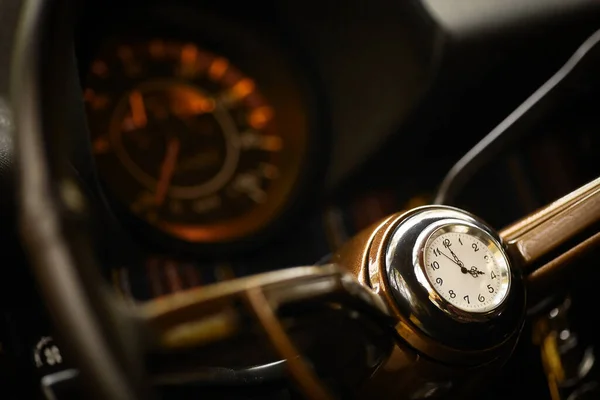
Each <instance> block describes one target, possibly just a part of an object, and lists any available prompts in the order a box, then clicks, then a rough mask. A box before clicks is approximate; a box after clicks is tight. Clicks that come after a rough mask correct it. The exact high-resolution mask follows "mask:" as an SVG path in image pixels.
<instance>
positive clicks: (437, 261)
mask: <svg viewBox="0 0 600 400" xmlns="http://www.w3.org/2000/svg"><path fill="white" fill-rule="evenodd" d="M422 252H423V253H422V264H421V268H422V269H423V272H424V275H425V277H426V279H427V281H428V283H429V285H428V286H430V288H432V289H433V293H431V294H430V299H432V300H433V301H434V303H436V305H437V306H438V307H440V308H443V310H444V311H447V312H453V311H457V310H458V311H459V313H461V314H463V313H470V314H478V315H482V314H490V313H493V312H494V311H495V310H497V309H498V308H499V307H500V306H501V305H502V304H503V302H504V301H505V299H506V297H507V294H508V292H509V288H510V284H511V282H510V279H511V274H510V268H509V262H508V260H507V257H506V255H505V252H504V249H503V248H502V246H501V245H500V243H498V241H497V240H496V239H495V238H494V237H492V236H491V235H490V234H489V233H488V232H487V231H485V230H483V229H481V228H479V227H477V226H476V225H472V224H469V223H466V222H465V223H463V222H460V223H458V222H452V223H448V224H445V225H442V226H440V227H438V228H437V229H435V230H434V231H433V232H431V233H430V235H429V237H428V238H427V239H426V241H425V244H424V246H423V248H422Z"/></svg>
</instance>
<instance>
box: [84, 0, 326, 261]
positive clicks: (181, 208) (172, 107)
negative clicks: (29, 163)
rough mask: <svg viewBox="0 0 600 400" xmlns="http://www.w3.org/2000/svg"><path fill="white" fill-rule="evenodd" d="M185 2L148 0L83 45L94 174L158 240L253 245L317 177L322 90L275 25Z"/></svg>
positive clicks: (137, 225)
mask: <svg viewBox="0 0 600 400" xmlns="http://www.w3.org/2000/svg"><path fill="white" fill-rule="evenodd" d="M181 11H182V10H181V9H177V8H176V7H175V8H172V9H171V8H168V7H167V8H163V9H160V8H159V9H156V8H153V6H150V4H149V5H148V7H147V9H146V10H139V9H138V10H136V12H135V13H134V14H133V15H132V16H131V17H130V16H128V15H129V14H127V13H125V14H124V16H122V17H118V18H117V20H118V21H117V22H116V23H115V24H114V26H113V27H110V28H109V29H105V30H104V32H102V34H101V35H100V36H98V37H86V38H85V41H84V42H83V44H82V46H81V47H82V49H83V50H82V51H81V54H80V56H79V64H80V76H81V83H82V87H83V98H84V103H85V109H86V114H87V119H88V126H89V130H90V142H91V149H92V152H93V156H94V160H95V165H96V171H97V174H98V178H99V181H100V183H101V186H102V191H103V193H104V195H105V196H106V199H107V204H108V205H109V207H110V209H112V210H113V212H114V213H115V215H117V217H118V219H119V220H121V221H122V222H123V225H124V227H125V229H131V230H132V232H134V235H137V236H138V237H139V238H140V240H142V241H144V242H145V243H146V244H147V245H149V246H150V247H152V248H161V249H164V250H165V251H167V252H168V251H174V250H175V249H176V250H177V251H179V250H181V249H184V251H185V252H187V253H192V254H194V255H196V256H197V255H200V256H202V255H204V254H205V253H206V251H207V249H213V248H221V249H226V250H229V249H231V248H237V247H247V246H250V247H252V245H253V243H255V242H261V238H263V237H269V236H270V235H272V234H273V233H274V232H277V231H278V229H279V227H281V226H282V225H285V223H287V222H288V220H289V217H290V216H293V215H294V211H295V210H296V209H297V207H298V204H300V203H302V202H301V201H300V200H299V199H300V197H301V196H306V195H307V194H306V189H307V183H308V182H310V183H311V185H314V184H315V183H316V184H318V181H316V180H315V176H316V174H317V173H318V172H319V169H320V165H321V164H322V162H321V161H320V160H319V159H318V157H317V156H318V153H319V151H321V150H322V148H323V146H325V144H326V140H325V138H324V132H322V129H321V127H320V126H319V121H320V118H319V117H318V116H317V111H318V110H319V109H320V108H319V107H318V105H317V103H318V102H319V99H318V97H317V96H315V95H314V93H313V89H312V82H311V81H310V79H311V78H310V77H309V76H307V74H305V73H304V71H303V70H301V69H299V68H297V64H296V63H295V62H293V60H292V59H293V58H294V57H295V56H294V55H293V51H292V52H289V51H287V50H286V51H283V50H281V49H282V48H283V47H281V46H282V45H281V44H280V43H278V42H277V41H276V40H274V39H273V38H267V36H264V35H263V36H261V35H260V34H258V33H257V32H256V31H254V30H253V29H252V28H247V27H243V26H242V25H241V24H239V23H236V22H232V21H228V20H223V19H221V18H220V17H216V16H214V15H211V14H210V13H208V12H200V10H195V9H191V8H188V9H187V11H188V12H183V13H182V12H181ZM196 14H197V15H196ZM193 16H194V17H193ZM86 31H88V32H89V31H90V30H89V29H86ZM90 43H93V45H90ZM284 47H285V46H284ZM286 48H287V47H286Z"/></svg>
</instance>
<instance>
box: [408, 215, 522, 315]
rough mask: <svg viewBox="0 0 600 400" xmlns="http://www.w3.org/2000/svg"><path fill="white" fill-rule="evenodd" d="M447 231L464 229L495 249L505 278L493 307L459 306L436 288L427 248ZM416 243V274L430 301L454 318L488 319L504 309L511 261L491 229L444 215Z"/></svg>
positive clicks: (491, 248) (492, 251)
mask: <svg viewBox="0 0 600 400" xmlns="http://www.w3.org/2000/svg"><path fill="white" fill-rule="evenodd" d="M445 233H462V234H465V235H470V236H472V237H475V238H477V239H479V240H480V241H481V242H482V243H483V244H485V245H486V247H487V248H488V250H489V251H490V252H491V253H492V256H493V258H494V261H495V262H496V264H497V265H498V268H499V269H500V272H501V275H500V276H499V278H500V279H501V280H502V281H501V283H500V285H501V287H502V293H501V297H499V299H500V300H499V301H498V300H496V301H494V303H495V304H494V306H493V307H492V308H491V309H489V310H486V311H477V310H473V311H467V310H463V309H461V308H458V307H457V306H455V305H453V304H452V303H451V302H449V301H448V300H446V299H445V298H444V297H443V296H442V294H441V293H439V291H438V290H437V289H436V288H435V285H434V284H433V282H431V278H430V276H429V274H428V273H427V270H426V268H427V266H426V263H425V252H426V251H427V249H428V248H429V244H430V243H431V242H433V241H434V240H435V239H437V238H438V237H440V236H441V235H443V234H445ZM416 243H417V244H416V246H415V248H414V255H413V257H414V259H415V274H416V278H417V281H418V282H419V283H420V284H421V285H422V286H423V288H424V289H425V290H426V291H427V292H428V294H429V299H430V300H431V302H432V303H433V304H434V305H436V306H437V307H438V308H439V309H440V310H442V311H443V312H445V313H446V314H448V315H449V316H450V317H452V318H454V319H457V320H466V321H487V320H489V319H490V318H492V317H494V316H495V315H498V314H499V313H500V312H502V309H503V305H504V304H506V299H507V297H508V294H509V293H510V285H511V270H510V262H509V260H508V257H507V255H506V252H505V251H504V248H503V246H502V244H501V243H500V242H499V241H498V240H496V239H495V238H494V237H493V236H492V235H491V234H490V233H488V231H487V230H485V229H484V228H482V227H481V226H478V225H477V224H476V223H473V222H467V221H464V220H458V219H454V218H452V219H442V220H440V221H437V222H434V223H432V224H431V225H430V226H429V227H428V228H427V229H425V230H424V231H423V232H422V233H421V235H419V237H418V238H417V241H416ZM497 296H498V295H497Z"/></svg>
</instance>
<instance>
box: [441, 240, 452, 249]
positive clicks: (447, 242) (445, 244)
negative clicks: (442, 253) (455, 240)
mask: <svg viewBox="0 0 600 400" xmlns="http://www.w3.org/2000/svg"><path fill="white" fill-rule="evenodd" d="M443 245H444V247H445V248H448V247H450V246H452V242H450V239H444V242H443Z"/></svg>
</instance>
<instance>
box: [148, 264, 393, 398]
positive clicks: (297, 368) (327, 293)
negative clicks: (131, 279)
mask: <svg viewBox="0 0 600 400" xmlns="http://www.w3.org/2000/svg"><path fill="white" fill-rule="evenodd" d="M137 311H138V316H139V318H141V320H142V323H143V324H145V325H147V327H148V328H149V329H147V331H148V332H150V335H149V336H148V337H147V339H148V343H149V344H150V350H149V351H150V353H151V354H150V356H149V358H150V359H151V360H152V362H151V366H150V371H149V374H150V376H151V380H152V381H153V382H154V383H155V384H157V385H165V384H169V385H175V384H177V385H183V384H187V385H200V386H209V387H211V386H221V387H223V388H225V387H226V386H239V385H243V384H246V385H247V384H259V383H264V382H265V381H268V380H279V381H284V380H285V378H286V376H289V377H290V378H291V379H292V381H293V382H294V383H295V385H296V387H297V388H298V389H299V390H300V391H301V392H302V393H303V394H304V395H306V396H308V397H309V398H319V399H327V398H332V396H331V393H330V392H329V389H327V388H325V387H324V386H323V385H322V383H320V380H319V379H318V378H317V373H325V374H328V373H330V372H331V370H332V369H333V367H332V365H325V364H328V363H330V364H331V363H333V361H334V357H333V355H334V354H338V353H339V352H340V351H344V352H346V353H355V354H358V353H361V352H369V351H372V350H373V349H374V348H376V349H377V350H376V352H377V354H378V356H377V357H375V359H376V360H377V361H376V362H373V360H366V364H365V365H358V366H355V367H354V368H352V370H354V371H355V372H353V373H350V374H349V375H350V376H353V377H354V378H357V377H362V379H365V378H366V377H367V376H369V375H370V373H372V371H373V370H374V369H375V368H377V366H378V365H379V364H380V363H381V362H383V361H384V360H385V359H386V358H387V356H388V355H389V353H390V352H391V348H392V342H391V337H390V336H389V335H388V332H386V329H387V327H391V326H393V321H394V320H393V319H392V318H391V317H389V316H388V315H387V310H386V308H385V306H384V304H383V303H382V302H381V301H380V300H379V299H378V298H377V297H376V296H374V295H373V293H372V292H370V291H369V290H368V289H366V288H364V287H363V286H361V285H359V284H358V282H356V280H355V279H354V278H353V277H352V276H351V275H350V274H349V273H347V272H345V271H343V270H342V269H340V268H339V267H337V266H335V265H325V266H318V267H316V266H309V267H296V268H290V269H284V270H280V271H273V272H269V273H265V274H260V275H256V276H251V277H248V278H240V279H235V280H232V281H225V282H220V283H217V284H214V285H211V286H208V287H204V288H196V289H191V290H188V291H185V292H179V293H176V294H172V295H168V296H164V297H160V298H157V299H154V300H152V301H149V302H147V303H144V304H142V305H140V306H139V308H138V310H137ZM365 319H368V320H369V321H370V322H365ZM354 323H360V324H362V325H363V326H364V328H365V329H364V330H363V331H364V332H362V333H361V332H360V330H356V329H354V328H352V329H351V332H345V336H346V337H345V338H343V339H341V340H337V339H338V337H339V336H338V335H339V334H338V333H337V332H339V331H337V332H336V331H335V330H332V328H333V326H335V325H336V324H354ZM369 324H370V325H371V326H369ZM346 326H348V325H346ZM327 331H329V332H327ZM372 338H376V339H375V340H371V339H372ZM336 342H337V343H336ZM374 342H376V343H375V344H374ZM350 343H352V345H350ZM361 346H362V348H361ZM366 347H369V348H370V350H367V349H366ZM353 348H354V349H353ZM315 354H320V355H321V356H317V357H316V358H315V357H314V355H315ZM327 355H328V356H330V357H329V360H327V357H328V356H327ZM324 359H325V361H323V360H324ZM309 360H310V361H309ZM345 374H348V371H346V372H345ZM346 384H349V382H346Z"/></svg>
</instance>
